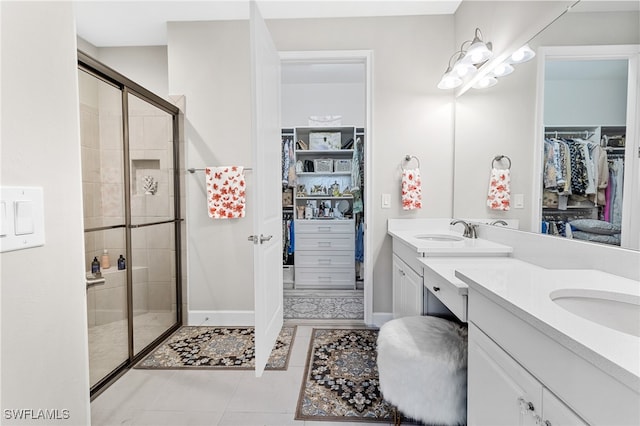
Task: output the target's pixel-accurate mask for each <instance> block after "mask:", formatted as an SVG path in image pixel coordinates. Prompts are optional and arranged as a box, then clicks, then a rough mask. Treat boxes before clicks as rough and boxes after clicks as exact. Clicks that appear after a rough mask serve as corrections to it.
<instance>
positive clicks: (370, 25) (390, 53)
mask: <svg viewBox="0 0 640 426" xmlns="http://www.w3.org/2000/svg"><path fill="white" fill-rule="evenodd" d="M267 24H268V26H269V30H270V31H271V33H272V35H273V38H274V41H275V44H276V47H277V48H278V50H281V51H289V50H291V51H296V50H350V49H351V50H359V49H371V50H372V51H373V105H374V107H373V111H372V115H373V127H372V128H371V129H367V131H368V132H370V134H371V135H373V144H372V150H371V151H372V152H370V153H368V154H369V155H371V157H372V159H373V163H372V164H373V173H372V176H373V179H372V180H373V182H369V184H370V185H372V188H373V197H372V200H371V201H372V203H371V204H372V208H373V211H372V218H373V221H372V223H368V224H367V226H368V228H367V238H371V239H372V247H373V253H369V257H368V260H369V261H370V262H372V263H373V267H374V271H373V277H374V282H373V311H374V313H376V312H379V313H383V312H391V239H390V238H389V237H388V236H387V234H386V229H387V219H388V218H413V217H415V218H433V217H449V216H450V215H451V203H452V195H453V194H452V187H451V182H452V170H451V169H452V167H451V166H452V163H453V146H452V140H453V96H452V94H451V93H446V92H442V91H441V90H439V89H437V87H436V84H437V82H438V80H439V78H440V73H441V72H442V71H443V69H441V68H442V67H445V65H446V61H447V60H448V57H449V55H450V52H451V51H452V50H453V49H454V40H453V31H452V29H453V16H414V17H389V18H344V19H298V20H295V21H287V20H274V21H269V22H268V23H267ZM406 154H411V155H415V156H417V157H418V158H419V159H420V163H421V171H422V179H423V188H422V189H423V200H424V208H423V209H422V210H420V211H411V212H406V211H403V210H402V208H401V205H400V164H401V161H402V159H403V158H404V156H405V155H406ZM384 193H388V194H391V200H392V205H391V208H390V209H382V208H381V203H380V199H381V195H382V194H384Z"/></svg>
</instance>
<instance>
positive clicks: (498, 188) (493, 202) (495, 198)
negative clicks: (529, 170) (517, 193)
mask: <svg viewBox="0 0 640 426" xmlns="http://www.w3.org/2000/svg"><path fill="white" fill-rule="evenodd" d="M510 180H511V171H510V170H509V169H496V168H495V167H494V168H492V169H491V177H490V179H489V193H488V195H487V206H488V207H489V208H490V209H492V210H503V211H507V210H509V208H510V204H511V189H510Z"/></svg>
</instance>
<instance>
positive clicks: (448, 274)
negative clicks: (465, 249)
mask: <svg viewBox="0 0 640 426" xmlns="http://www.w3.org/2000/svg"><path fill="white" fill-rule="evenodd" d="M418 261H419V262H420V263H422V264H423V265H424V266H426V267H427V268H429V269H431V270H432V271H434V272H435V273H436V274H438V275H440V276H441V277H442V278H444V279H445V280H447V281H448V282H450V283H451V284H452V285H453V286H455V287H456V288H457V293H458V294H460V295H465V294H467V293H468V292H469V291H468V290H469V286H468V285H467V284H466V283H465V282H463V281H462V280H461V279H460V278H458V277H456V275H455V272H456V269H460V268H494V269H496V268H500V267H502V266H504V265H508V264H509V265H520V266H524V267H531V266H534V265H531V264H530V263H526V262H523V261H522V260H518V259H515V258H513V257H419V258H418Z"/></svg>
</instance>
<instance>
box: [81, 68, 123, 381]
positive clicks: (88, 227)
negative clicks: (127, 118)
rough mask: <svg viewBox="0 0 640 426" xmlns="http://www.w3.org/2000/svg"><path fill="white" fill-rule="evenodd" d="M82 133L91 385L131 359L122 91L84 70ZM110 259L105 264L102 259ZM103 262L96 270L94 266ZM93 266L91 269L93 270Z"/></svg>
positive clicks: (82, 82) (82, 77) (82, 79)
mask: <svg viewBox="0 0 640 426" xmlns="http://www.w3.org/2000/svg"><path fill="white" fill-rule="evenodd" d="M78 79H79V85H80V92H79V93H80V131H81V153H82V192H83V209H84V227H85V234H84V235H85V271H86V272H85V274H86V284H87V322H88V328H89V370H90V382H91V387H93V386H95V385H96V384H97V383H98V382H100V381H101V380H102V379H103V378H104V377H105V376H107V375H108V374H110V373H111V372H112V371H114V370H116V369H117V368H118V367H119V366H121V365H122V364H124V363H126V361H127V360H128V358H129V338H128V334H129V333H128V305H127V277H126V274H125V272H124V271H118V269H117V267H116V266H115V260H116V259H115V258H114V256H115V255H118V254H120V253H125V250H126V243H125V241H126V224H125V194H124V190H123V183H124V166H123V165H124V161H123V158H124V151H123V147H124V145H123V132H122V130H123V116H122V93H121V91H120V89H119V88H118V87H115V86H113V85H111V84H109V83H106V82H105V81H103V80H100V79H98V78H96V77H95V76H93V75H91V74H88V73H87V72H84V71H82V70H79V71H78ZM105 250H107V252H106V256H107V257H108V258H109V260H110V262H109V265H107V263H106V258H104V259H103V255H105V252H104V251H105ZM94 259H95V261H97V262H98V264H100V263H101V266H100V268H99V271H98V270H97V267H96V265H95V264H93V263H94ZM92 268H93V270H92Z"/></svg>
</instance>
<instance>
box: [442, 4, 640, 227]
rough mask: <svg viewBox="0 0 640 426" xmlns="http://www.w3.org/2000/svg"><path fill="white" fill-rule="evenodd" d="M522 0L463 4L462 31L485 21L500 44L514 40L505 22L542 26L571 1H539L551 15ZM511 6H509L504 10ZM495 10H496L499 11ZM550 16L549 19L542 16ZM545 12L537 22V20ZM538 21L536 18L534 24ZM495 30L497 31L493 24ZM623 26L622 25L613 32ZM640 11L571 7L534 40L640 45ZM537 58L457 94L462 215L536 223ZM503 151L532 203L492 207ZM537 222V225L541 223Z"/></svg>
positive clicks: (517, 185)
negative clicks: (495, 162) (488, 84)
mask: <svg viewBox="0 0 640 426" xmlns="http://www.w3.org/2000/svg"><path fill="white" fill-rule="evenodd" d="M516 3H517V2H463V3H462V5H461V6H460V8H459V9H458V12H457V13H456V34H458V40H459V43H460V42H461V38H463V37H467V38H468V37H469V36H470V35H471V34H473V29H474V28H475V27H476V26H479V27H480V28H481V29H482V30H483V32H484V35H485V39H486V41H493V36H495V37H500V38H499V40H500V41H499V42H498V43H496V44H495V45H494V52H499V51H498V50H497V49H498V48H497V46H500V45H503V46H506V45H509V44H510V42H509V41H507V40H506V39H504V38H503V37H506V35H507V34H506V33H503V30H502V29H501V32H500V33H498V32H497V31H496V30H495V29H497V28H501V25H502V23H504V22H511V20H513V21H514V22H519V23H520V25H521V27H522V28H523V29H526V28H535V27H536V26H539V25H540V23H541V22H543V19H548V20H547V22H550V21H551V19H549V18H548V15H549V14H552V12H553V13H556V14H559V12H560V10H561V8H560V9H559V6H562V3H563V2H533V3H537V7H538V8H543V9H545V8H546V9H549V8H551V9H550V10H547V13H546V15H544V14H541V12H538V13H534V12H533V10H532V9H531V8H532V7H533V8H535V7H536V4H533V5H532V4H529V3H531V2H527V3H523V5H525V6H526V7H523V8H522V9H520V8H519V5H517V7H515V8H514V5H515V4H516ZM502 5H505V6H506V7H507V8H506V9H504V10H503V9H500V6H502ZM492 11H493V13H492ZM506 11H509V12H510V13H509V15H504V13H505V12H506ZM541 16H542V17H544V18H541ZM536 17H538V18H537V22H536V24H535V25H534V23H533V21H534V19H535V18H536ZM530 21H531V22H530ZM485 28H489V29H492V30H486V32H485ZM612 28H615V31H612ZM515 34H520V32H518V30H516V29H512V35H511V39H512V40H514V39H516V38H517V36H515ZM639 39H640V33H639V32H638V13H637V12H631V13H629V12H618V13H613V12H609V13H603V12H599V13H579V12H575V11H572V12H570V13H567V14H566V15H564V16H563V17H562V18H560V19H559V20H558V21H556V22H555V23H554V24H552V25H551V26H549V27H548V28H547V29H545V30H544V32H542V33H541V34H539V35H538V36H536V37H535V38H534V39H533V40H532V41H531V43H530V46H531V48H532V49H534V50H535V49H536V48H537V47H538V46H565V45H601V44H635V43H639V42H640V40H639ZM537 61H538V58H537V57H536V58H534V59H533V60H532V61H529V62H527V63H524V64H520V65H516V66H515V68H516V70H515V71H514V72H513V73H512V74H510V75H508V76H506V77H504V78H502V79H500V80H499V83H498V84H497V85H496V86H494V87H492V88H489V89H485V90H474V89H472V90H471V91H468V92H466V93H465V94H464V95H462V96H460V97H458V98H456V136H455V160H456V162H455V182H454V188H455V189H454V193H455V199H454V208H453V214H454V216H457V217H492V218H504V219H506V218H508V219H518V220H519V221H520V229H523V230H530V229H532V227H533V226H534V224H532V205H531V204H532V203H531V200H530V198H529V197H531V194H532V191H533V187H534V185H539V182H534V180H533V168H532V167H533V164H532V163H533V158H534V156H535V155H538V154H537V153H534V152H533V146H534V131H535V123H536V118H535V117H536V109H535V108H536V95H537V92H536V78H537V66H538V65H537ZM496 154H503V155H507V156H509V157H510V158H511V161H512V168H511V179H512V180H511V183H512V186H511V194H524V200H525V205H524V209H513V208H512V209H511V210H510V211H509V212H499V211H495V210H489V209H488V208H487V207H486V195H487V190H488V179H489V171H490V164H491V160H492V159H493V157H494V156H495V155H496ZM536 226H537V225H536Z"/></svg>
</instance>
